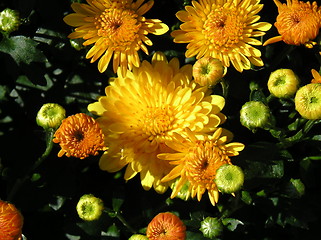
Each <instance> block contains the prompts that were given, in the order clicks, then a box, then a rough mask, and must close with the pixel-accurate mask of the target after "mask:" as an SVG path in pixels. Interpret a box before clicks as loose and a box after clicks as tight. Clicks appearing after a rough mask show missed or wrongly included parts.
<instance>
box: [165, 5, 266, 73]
mask: <svg viewBox="0 0 321 240" xmlns="http://www.w3.org/2000/svg"><path fill="white" fill-rule="evenodd" d="M259 2H260V0H252V1H248V0H221V1H216V0H199V1H192V5H193V6H186V7H185V10H181V11H179V12H177V14H176V16H177V18H178V19H179V20H180V21H182V22H183V24H181V25H180V30H175V31H173V32H172V33H171V35H172V36H173V37H174V42H176V43H188V45H187V51H186V53H185V56H186V57H187V58H189V57H193V56H196V59H200V58H201V57H208V56H211V57H213V58H217V59H219V60H220V61H222V64H223V66H224V67H229V66H230V63H232V65H233V66H234V67H235V69H236V70H237V71H239V72H242V71H243V69H250V68H251V64H253V65H255V66H263V61H262V59H261V52H260V50H258V49H256V48H254V47H252V46H251V45H255V46H259V45H262V43H261V41H259V40H257V39H255V38H256V37H261V36H263V35H264V34H265V31H268V30H269V29H270V28H271V26H272V25H271V24H270V23H266V22H257V21H258V20H259V19H260V17H259V16H258V15H256V14H257V13H258V12H260V11H261V10H262V8H263V4H259Z"/></svg>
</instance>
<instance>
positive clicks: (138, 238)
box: [128, 234, 148, 240]
mask: <svg viewBox="0 0 321 240" xmlns="http://www.w3.org/2000/svg"><path fill="white" fill-rule="evenodd" d="M128 240H148V237H146V236H145V235H142V234H134V235H132V236H131V237H130V238H129V239H128Z"/></svg>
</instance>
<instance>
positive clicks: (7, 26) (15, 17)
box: [0, 8, 21, 33]
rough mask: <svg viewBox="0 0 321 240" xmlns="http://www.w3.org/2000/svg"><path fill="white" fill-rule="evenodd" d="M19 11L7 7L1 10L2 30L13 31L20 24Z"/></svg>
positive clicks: (0, 26)
mask: <svg viewBox="0 0 321 240" xmlns="http://www.w3.org/2000/svg"><path fill="white" fill-rule="evenodd" d="M20 23H21V22H20V17H19V13H18V12H17V11H15V10H12V9H9V8H6V9H4V10H3V11H2V12H0V30H1V31H4V32H7V33H11V32H13V31H16V30H17V29H18V27H19V26H20Z"/></svg>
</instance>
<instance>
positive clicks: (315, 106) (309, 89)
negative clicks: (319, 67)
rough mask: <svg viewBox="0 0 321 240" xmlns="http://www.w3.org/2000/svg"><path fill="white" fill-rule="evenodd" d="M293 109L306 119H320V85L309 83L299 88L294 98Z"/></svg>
mask: <svg viewBox="0 0 321 240" xmlns="http://www.w3.org/2000/svg"><path fill="white" fill-rule="evenodd" d="M294 103H295V109H296V110H297V111H298V112H299V113H300V115H301V116H302V117H304V118H306V119H311V120H315V119H321V84H320V83H310V84H307V85H305V86H303V87H301V88H300V89H299V90H298V91H297V93H296V95H295V98H294Z"/></svg>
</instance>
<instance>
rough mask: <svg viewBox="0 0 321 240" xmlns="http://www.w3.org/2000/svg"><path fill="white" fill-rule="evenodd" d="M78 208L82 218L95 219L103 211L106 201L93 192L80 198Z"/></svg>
mask: <svg viewBox="0 0 321 240" xmlns="http://www.w3.org/2000/svg"><path fill="white" fill-rule="evenodd" d="M76 209H77V213H78V215H79V217H80V218H81V219H83V220H85V221H94V220H97V219H99V217H100V216H101V214H102V213H103V210H104V203H103V201H102V200H101V199H100V198H97V197H95V196H94V195H92V194H85V195H83V196H82V197H81V198H80V199H79V201H78V204H77V207H76Z"/></svg>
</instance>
